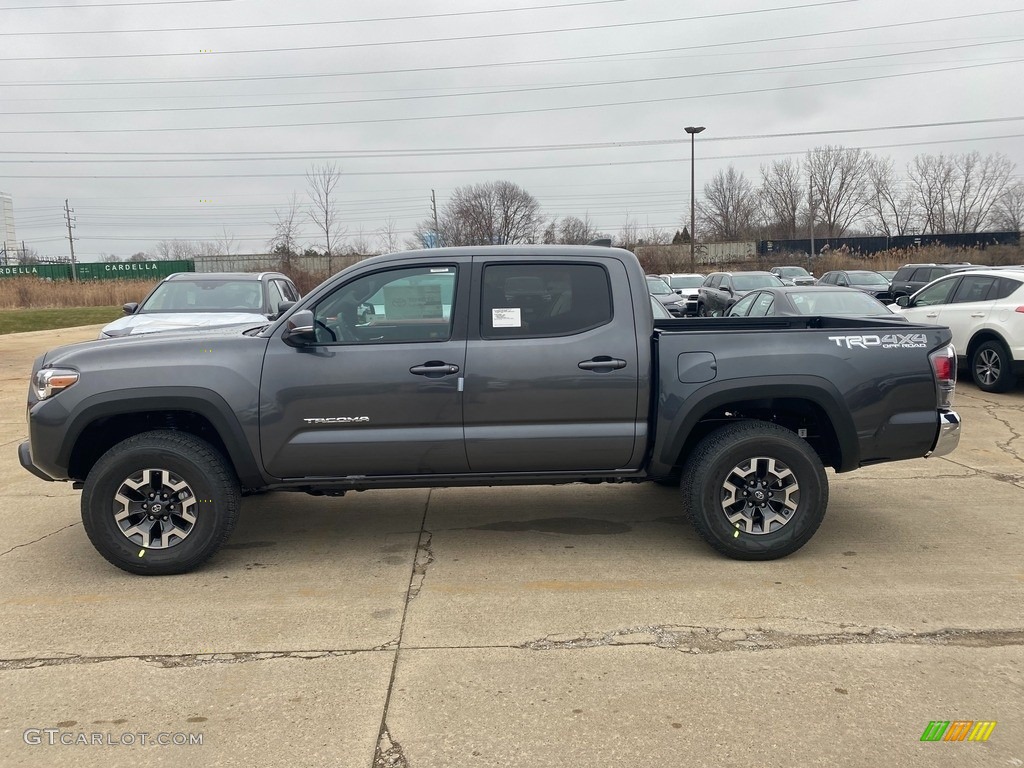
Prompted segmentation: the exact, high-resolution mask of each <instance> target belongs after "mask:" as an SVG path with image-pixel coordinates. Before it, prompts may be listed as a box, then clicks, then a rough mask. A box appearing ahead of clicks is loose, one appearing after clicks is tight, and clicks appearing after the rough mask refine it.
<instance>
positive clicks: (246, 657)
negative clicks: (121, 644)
mask: <svg viewBox="0 0 1024 768" xmlns="http://www.w3.org/2000/svg"><path fill="white" fill-rule="evenodd" d="M377 650H378V649H376V648H370V649H327V650H303V651H238V652H232V653H182V654H123V655H115V656H81V655H77V654H69V655H66V656H49V657H36V658H26V659H0V672H8V671H12V670H18V669H38V668H40V667H66V666H82V665H87V664H103V663H106V662H110V661H125V660H128V661H141V662H143V663H145V664H153V665H154V666H157V667H160V668H162V669H179V668H183V667H203V666H209V665H211V664H245V663H248V662H253V661H273V660H276V659H309V660H312V659H329V658H336V657H339V656H353V655H355V654H357V653H372V652H374V651H377Z"/></svg>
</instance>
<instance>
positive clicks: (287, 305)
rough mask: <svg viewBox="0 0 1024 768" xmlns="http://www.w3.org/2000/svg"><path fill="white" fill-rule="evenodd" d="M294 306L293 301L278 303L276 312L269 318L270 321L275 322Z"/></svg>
mask: <svg viewBox="0 0 1024 768" xmlns="http://www.w3.org/2000/svg"><path fill="white" fill-rule="evenodd" d="M294 306H295V302H294V301H280V302H278V304H277V312H275V313H274V314H273V315H271V316H270V319H271V320H277V318H279V317H280V316H281V315H283V314H284V313H285V312H287V311H288V310H289V309H291V308H292V307H294Z"/></svg>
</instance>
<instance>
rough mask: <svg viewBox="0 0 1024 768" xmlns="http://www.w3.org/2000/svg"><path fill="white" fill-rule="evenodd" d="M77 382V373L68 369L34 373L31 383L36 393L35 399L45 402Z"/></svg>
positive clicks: (45, 370) (50, 369)
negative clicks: (33, 379)
mask: <svg viewBox="0 0 1024 768" xmlns="http://www.w3.org/2000/svg"><path fill="white" fill-rule="evenodd" d="M76 381H78V371H72V370H71V369H69V368H43V369H42V370H41V371H36V377H35V381H33V382H32V385H33V387H34V388H35V391H36V397H37V398H39V399H40V400H46V399H47V398H50V397H53V396H54V395H55V394H57V393H58V392H60V391H61V390H64V389H67V388H68V387H70V386H71V385H72V384H74V383H75V382H76Z"/></svg>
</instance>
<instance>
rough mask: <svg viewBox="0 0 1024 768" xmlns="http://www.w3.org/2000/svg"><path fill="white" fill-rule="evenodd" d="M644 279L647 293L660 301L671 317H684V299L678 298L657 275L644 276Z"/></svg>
mask: <svg viewBox="0 0 1024 768" xmlns="http://www.w3.org/2000/svg"><path fill="white" fill-rule="evenodd" d="M646 278H647V290H648V292H649V293H650V294H651V296H653V297H654V298H656V299H657V300H658V301H660V302H661V303H662V305H663V306H664V307H665V309H667V310H668V311H669V313H670V314H671V315H672V316H673V317H685V316H686V299H684V298H682V297H680V296H679V294H678V293H676V292H675V291H673V290H672V288H671V287H670V286H669V284H668V283H666V282H665V281H664V280H662V279H661V277H659V276H658V275H646Z"/></svg>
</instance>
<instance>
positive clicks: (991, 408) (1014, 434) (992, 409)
mask: <svg viewBox="0 0 1024 768" xmlns="http://www.w3.org/2000/svg"><path fill="white" fill-rule="evenodd" d="M982 409H983V410H984V411H985V413H987V414H988V415H989V416H991V417H992V418H993V419H994V420H996V421H998V422H999V423H1000V424H1002V425H1003V426H1004V427H1006V430H1007V431H1008V432H1009V433H1010V439H1009V440H1006V441H1004V442H1000V441H999V440H996V441H995V444H996V447H998V448H999V450H1001V451H1003V452H1004V453H1008V454H1010V455H1011V456H1013V458H1015V459H1016V460H1017V461H1020V462H1022V463H1024V457H1022V456H1021V455H1020V454H1019V453H1017V451H1016V450H1015V449H1014V448H1013V447H1012V444H1013V443H1014V442H1015V441H1017V440H1020V439H1021V434H1020V433H1019V432H1018V431H1017V430H1016V429H1014V428H1013V425H1012V424H1010V422H1009V421H1007V420H1006V419H1005V418H1003V417H1002V416H1000V415H999V414H998V413H996V411H997V410H1003V408H1002V406H1000V405H996V404H992V405H985V406H982Z"/></svg>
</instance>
